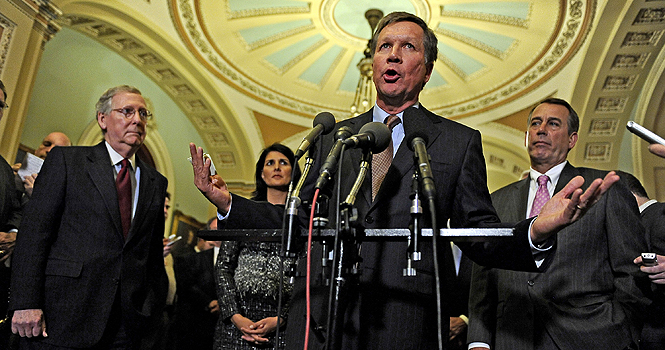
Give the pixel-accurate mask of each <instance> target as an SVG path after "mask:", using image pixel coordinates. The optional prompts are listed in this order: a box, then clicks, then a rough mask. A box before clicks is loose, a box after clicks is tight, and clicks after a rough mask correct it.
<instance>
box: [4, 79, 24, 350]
mask: <svg viewBox="0 0 665 350" xmlns="http://www.w3.org/2000/svg"><path fill="white" fill-rule="evenodd" d="M0 90H2V93H1V94H0V120H1V119H2V117H3V115H4V112H5V109H6V108H7V103H6V101H7V90H6V89H5V85H4V84H3V83H2V81H0ZM18 194H19V192H17V188H16V185H15V182H14V172H13V170H12V168H11V166H10V165H9V163H7V161H6V160H5V159H4V158H3V157H2V156H0V322H2V323H3V326H2V327H0V349H5V348H7V347H8V342H9V336H10V334H11V333H10V332H9V331H8V329H9V327H7V325H6V324H5V323H6V322H9V320H8V319H5V316H6V315H7V299H8V297H9V280H10V276H11V270H10V268H9V257H10V256H11V254H12V251H13V249H14V244H15V242H16V232H17V229H18V227H19V223H20V221H21V205H20V202H19V196H18Z"/></svg>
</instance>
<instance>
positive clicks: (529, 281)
mask: <svg viewBox="0 0 665 350" xmlns="http://www.w3.org/2000/svg"><path fill="white" fill-rule="evenodd" d="M526 284H528V285H529V287H533V285H534V284H535V283H534V282H533V280H528V281H526Z"/></svg>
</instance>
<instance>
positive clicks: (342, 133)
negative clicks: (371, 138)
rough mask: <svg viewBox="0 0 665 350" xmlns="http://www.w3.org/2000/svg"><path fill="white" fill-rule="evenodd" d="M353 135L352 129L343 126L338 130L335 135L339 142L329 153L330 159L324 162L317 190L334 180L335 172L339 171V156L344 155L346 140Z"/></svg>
mask: <svg viewBox="0 0 665 350" xmlns="http://www.w3.org/2000/svg"><path fill="white" fill-rule="evenodd" d="M351 135H353V130H351V128H349V127H348V126H342V127H340V128H339V129H338V130H337V132H336V133H335V139H336V140H337V141H336V142H335V144H334V145H333V147H332V148H331V149H330V152H328V157H326V160H325V161H324V162H323V165H321V173H320V175H319V179H318V180H316V186H315V188H317V189H322V188H323V186H325V185H326V183H327V182H328V180H330V178H332V176H333V175H334V174H335V170H337V159H338V158H339V155H340V154H341V153H342V148H343V147H344V140H345V139H347V138H348V137H349V136H351Z"/></svg>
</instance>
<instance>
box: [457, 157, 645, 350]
mask: <svg viewBox="0 0 665 350" xmlns="http://www.w3.org/2000/svg"><path fill="white" fill-rule="evenodd" d="M577 175H582V176H583V177H584V179H585V186H586V185H588V184H589V183H591V181H593V179H595V178H599V177H600V178H602V177H603V176H604V175H605V172H601V171H599V170H595V169H588V168H575V167H573V166H572V165H570V164H567V165H566V166H565V167H564V169H563V171H562V173H561V177H560V178H559V181H558V183H557V187H556V190H555V192H558V191H560V190H561V188H563V186H565V184H566V183H568V181H570V179H572V178H573V177H575V176H577ZM528 193H529V179H525V180H522V181H519V182H515V183H513V184H510V185H508V186H506V187H504V188H502V189H500V190H498V191H496V192H495V193H493V194H492V200H493V203H494V205H495V207H496V208H497V212H498V214H499V217H501V219H502V220H507V221H511V220H517V219H519V218H523V217H524V216H525V215H526V207H527V197H528ZM643 230H644V229H643V227H642V225H641V224H640V217H639V213H638V210H637V204H636V202H635V198H634V197H633V196H632V195H631V194H630V192H629V191H628V190H627V189H626V188H625V187H624V186H623V185H621V184H615V185H614V186H613V187H612V188H611V189H610V190H609V191H608V192H607V193H606V194H605V195H604V196H603V197H602V198H601V199H600V201H599V202H598V203H597V204H596V205H595V206H594V207H593V208H591V209H590V210H589V211H588V212H587V213H586V214H585V215H584V216H583V217H582V218H581V219H580V220H579V221H577V222H575V223H574V224H572V225H570V226H568V227H566V228H565V229H563V230H561V231H560V232H559V233H558V234H557V236H556V239H557V241H556V252H554V254H553V259H552V262H551V264H550V266H549V267H548V268H547V270H546V271H545V272H543V273H540V274H534V273H528V272H515V271H506V270H499V269H487V268H483V269H480V270H476V271H474V277H473V280H472V285H471V296H470V300H469V310H470V312H471V315H470V322H471V325H470V329H469V337H468V341H469V342H474V341H482V342H485V343H488V344H490V345H491V347H492V349H496V350H502V349H510V350H521V349H533V348H534V343H538V341H539V340H538V339H539V338H540V337H543V336H546V333H545V332H547V333H548V334H549V335H550V336H551V338H552V339H553V340H554V342H555V343H556V344H557V345H558V347H559V348H560V349H624V348H626V346H628V345H630V344H631V343H634V344H637V339H638V337H639V329H640V327H641V317H642V315H641V313H642V312H643V310H644V307H645V306H646V305H647V303H648V300H647V299H646V298H645V296H644V294H643V289H641V288H644V287H645V286H646V284H645V283H648V282H647V281H646V280H645V279H644V277H645V276H644V275H643V274H642V273H640V272H639V269H638V267H637V266H636V265H634V264H633V259H634V258H635V257H636V256H638V255H639V254H640V253H641V252H642V251H644V249H647V244H646V241H645V240H644V234H643ZM638 284H639V287H638Z"/></svg>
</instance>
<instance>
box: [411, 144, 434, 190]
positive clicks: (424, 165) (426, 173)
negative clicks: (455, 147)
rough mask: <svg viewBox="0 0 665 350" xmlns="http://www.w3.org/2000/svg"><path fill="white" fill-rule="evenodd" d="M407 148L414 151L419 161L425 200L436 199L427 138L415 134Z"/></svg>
mask: <svg viewBox="0 0 665 350" xmlns="http://www.w3.org/2000/svg"><path fill="white" fill-rule="evenodd" d="M407 146H408V147H409V149H410V150H412V151H413V155H414V157H415V158H416V159H417V161H418V171H419V172H420V178H421V181H422V185H423V194H424V195H425V198H428V199H434V197H435V196H436V188H435V186H434V176H433V175H432V169H431V166H430V164H429V154H427V136H426V135H425V134H422V133H418V132H415V133H413V134H411V135H410V136H409V137H408V142H407Z"/></svg>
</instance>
